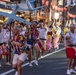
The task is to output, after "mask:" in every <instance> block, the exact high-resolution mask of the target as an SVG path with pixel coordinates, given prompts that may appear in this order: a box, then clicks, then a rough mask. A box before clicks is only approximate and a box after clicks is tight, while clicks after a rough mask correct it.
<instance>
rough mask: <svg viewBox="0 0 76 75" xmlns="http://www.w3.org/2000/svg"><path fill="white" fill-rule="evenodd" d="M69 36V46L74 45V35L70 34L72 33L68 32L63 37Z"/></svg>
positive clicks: (75, 36) (75, 40)
mask: <svg viewBox="0 0 76 75" xmlns="http://www.w3.org/2000/svg"><path fill="white" fill-rule="evenodd" d="M67 36H69V37H70V42H71V44H75V43H76V33H75V32H74V33H72V32H68V33H67V34H66V35H65V37H67Z"/></svg>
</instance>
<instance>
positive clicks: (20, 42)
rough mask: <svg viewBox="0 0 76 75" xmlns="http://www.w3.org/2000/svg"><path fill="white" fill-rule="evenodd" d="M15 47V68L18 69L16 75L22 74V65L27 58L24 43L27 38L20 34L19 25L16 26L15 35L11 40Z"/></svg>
mask: <svg viewBox="0 0 76 75" xmlns="http://www.w3.org/2000/svg"><path fill="white" fill-rule="evenodd" d="M10 42H11V45H12V47H13V49H14V50H15V53H14V57H13V68H14V69H15V70H16V73H15V75H21V71H22V67H21V65H22V64H23V62H24V61H25V59H26V58H27V54H26V52H25V49H24V48H23V47H24V44H25V38H24V37H23V36H22V35H19V28H18V26H14V29H13V36H12V38H11V40H10Z"/></svg>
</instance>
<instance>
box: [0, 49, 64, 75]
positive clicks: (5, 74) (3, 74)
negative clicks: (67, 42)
mask: <svg viewBox="0 0 76 75" xmlns="http://www.w3.org/2000/svg"><path fill="white" fill-rule="evenodd" d="M64 49H65V48H62V49H60V50H57V51H54V52H52V53H49V54H46V55H44V56H42V57H40V58H39V60H41V59H43V58H45V57H48V56H50V55H52V54H55V53H58V52H60V51H62V50H64ZM34 61H35V60H33V61H31V63H33V62H34ZM27 65H29V63H25V64H23V65H22V67H25V66H27ZM13 71H15V70H14V69H11V70H9V71H7V72H4V73H1V74H0V75H7V74H9V73H11V72H13Z"/></svg>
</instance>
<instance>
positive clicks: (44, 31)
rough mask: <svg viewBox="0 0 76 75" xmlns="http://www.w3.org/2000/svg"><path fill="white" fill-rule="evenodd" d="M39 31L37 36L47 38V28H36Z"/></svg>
mask: <svg viewBox="0 0 76 75" xmlns="http://www.w3.org/2000/svg"><path fill="white" fill-rule="evenodd" d="M37 30H38V31H39V37H40V38H42V39H46V38H47V32H48V30H46V29H45V28H42V29H41V28H38V29H37Z"/></svg>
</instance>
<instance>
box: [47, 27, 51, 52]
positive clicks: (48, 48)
mask: <svg viewBox="0 0 76 75" xmlns="http://www.w3.org/2000/svg"><path fill="white" fill-rule="evenodd" d="M51 48H52V29H51V26H50V27H48V33H47V39H46V49H47V50H49V52H50V51H51Z"/></svg>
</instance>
